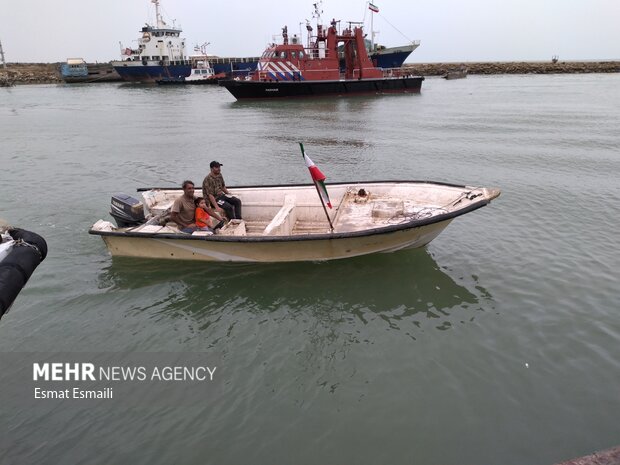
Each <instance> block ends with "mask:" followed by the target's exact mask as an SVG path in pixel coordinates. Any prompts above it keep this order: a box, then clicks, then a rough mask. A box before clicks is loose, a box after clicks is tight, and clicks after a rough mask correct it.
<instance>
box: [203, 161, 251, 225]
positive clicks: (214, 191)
mask: <svg viewBox="0 0 620 465" xmlns="http://www.w3.org/2000/svg"><path fill="white" fill-rule="evenodd" d="M221 166H223V165H222V164H221V163H220V162H218V161H212V162H211V164H210V165H209V167H210V168H211V172H210V173H209V174H208V175H207V177H206V178H205V179H204V181H203V182H202V193H203V195H204V197H205V199H209V202H210V203H211V205H213V208H214V209H215V211H217V212H218V213H220V214H221V213H223V212H226V216H227V217H228V219H230V220H235V219H237V220H240V219H242V218H241V200H239V199H238V198H237V197H233V196H232V195H230V192H228V189H226V183H225V182H224V177H223V176H222V169H221Z"/></svg>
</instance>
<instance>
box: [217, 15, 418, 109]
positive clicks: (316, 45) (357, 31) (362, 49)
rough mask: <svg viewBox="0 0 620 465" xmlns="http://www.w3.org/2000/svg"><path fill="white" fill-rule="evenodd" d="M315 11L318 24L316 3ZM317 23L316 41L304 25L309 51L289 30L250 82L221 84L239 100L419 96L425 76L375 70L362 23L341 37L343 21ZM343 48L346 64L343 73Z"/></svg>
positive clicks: (226, 82)
mask: <svg viewBox="0 0 620 465" xmlns="http://www.w3.org/2000/svg"><path fill="white" fill-rule="evenodd" d="M315 8H316V12H315V15H316V17H317V18H318V19H319V21H320V15H319V10H318V8H317V7H316V4H315ZM319 21H317V23H318V24H317V33H316V36H312V26H310V24H307V25H306V29H307V30H308V46H307V47H304V46H303V45H302V44H301V43H300V42H301V40H300V38H298V37H297V36H296V35H294V36H293V37H292V39H291V41H290V42H289V38H288V31H287V28H286V26H285V27H284V28H283V29H282V39H283V40H282V43H281V44H272V45H271V46H269V47H268V48H267V50H265V52H264V53H263V55H262V57H261V58H260V61H259V62H258V68H257V70H256V71H255V72H253V73H252V74H251V75H250V76H249V77H248V78H247V79H246V80H223V81H220V82H219V84H220V85H221V86H224V87H226V89H228V91H229V92H230V93H231V94H233V96H234V97H235V98H236V99H238V100H239V99H264V98H283V97H313V96H323V95H343V96H344V95H360V94H382V93H405V92H411V93H418V92H420V88H421V87H422V81H423V80H424V78H423V77H414V76H410V75H405V74H404V73H403V71H402V69H400V68H395V69H382V68H376V67H375V66H373V64H372V61H371V60H370V58H369V57H368V52H367V51H366V46H365V44H364V33H363V30H362V27H361V25H359V23H349V26H348V27H347V28H345V29H344V30H343V31H342V32H339V31H338V28H337V26H338V23H339V22H337V21H335V20H332V22H331V25H330V27H329V28H325V27H324V26H323V25H321V24H320V22H319ZM339 46H341V50H343V55H344V56H343V58H344V63H345V66H344V70H342V71H341V69H340V65H339V58H340V57H339V54H338V47H339Z"/></svg>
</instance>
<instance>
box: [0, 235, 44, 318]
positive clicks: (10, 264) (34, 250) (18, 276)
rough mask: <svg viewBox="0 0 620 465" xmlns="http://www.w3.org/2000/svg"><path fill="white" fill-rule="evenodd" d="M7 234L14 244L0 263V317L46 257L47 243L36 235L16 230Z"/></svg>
mask: <svg viewBox="0 0 620 465" xmlns="http://www.w3.org/2000/svg"><path fill="white" fill-rule="evenodd" d="M8 233H9V234H10V235H11V237H12V238H13V239H14V240H15V241H16V242H15V244H14V245H13V247H12V248H11V251H10V252H9V253H8V254H7V255H6V257H4V259H3V260H2V261H0V317H2V315H4V314H5V313H6V312H8V310H9V308H10V307H11V305H12V304H13V301H14V300H15V298H16V297H17V295H18V294H19V293H20V291H21V290H22V288H23V287H24V286H25V285H26V282H28V279H29V278H30V276H31V275H32V273H33V272H34V270H35V269H36V267H37V266H39V264H40V263H41V262H42V261H43V260H44V259H45V257H46V256H47V243H46V242H45V239H43V238H42V237H41V236H39V235H38V234H35V233H33V232H30V231H26V230H24V229H17V228H15V229H11V230H9V231H8Z"/></svg>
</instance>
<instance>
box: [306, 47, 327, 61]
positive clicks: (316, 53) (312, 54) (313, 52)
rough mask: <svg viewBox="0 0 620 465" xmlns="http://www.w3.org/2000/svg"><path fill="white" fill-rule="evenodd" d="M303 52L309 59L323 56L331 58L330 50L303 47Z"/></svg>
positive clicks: (317, 58)
mask: <svg viewBox="0 0 620 465" xmlns="http://www.w3.org/2000/svg"><path fill="white" fill-rule="evenodd" d="M304 53H305V54H306V56H307V57H308V58H310V59H311V60H319V59H323V58H331V56H332V53H331V50H328V49H318V48H304Z"/></svg>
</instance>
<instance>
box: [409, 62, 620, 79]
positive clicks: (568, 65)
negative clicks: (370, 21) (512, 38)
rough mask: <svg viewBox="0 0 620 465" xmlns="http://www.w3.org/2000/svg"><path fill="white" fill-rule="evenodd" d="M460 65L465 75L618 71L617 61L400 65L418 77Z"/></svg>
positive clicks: (445, 70) (446, 70) (445, 71)
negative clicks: (464, 70) (465, 71)
mask: <svg viewBox="0 0 620 465" xmlns="http://www.w3.org/2000/svg"><path fill="white" fill-rule="evenodd" d="M462 67H465V68H466V69H467V73H468V74H583V73H619V72H620V61H558V62H556V63H553V62H552V61H548V62H543V61H539V62H537V61H514V62H488V63H478V62H472V63H464V62H462V63H406V64H405V65H403V68H404V69H406V70H407V72H409V73H411V74H415V75H418V76H443V75H444V74H446V73H448V72H450V71H458V70H460V69H461V68H462Z"/></svg>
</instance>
